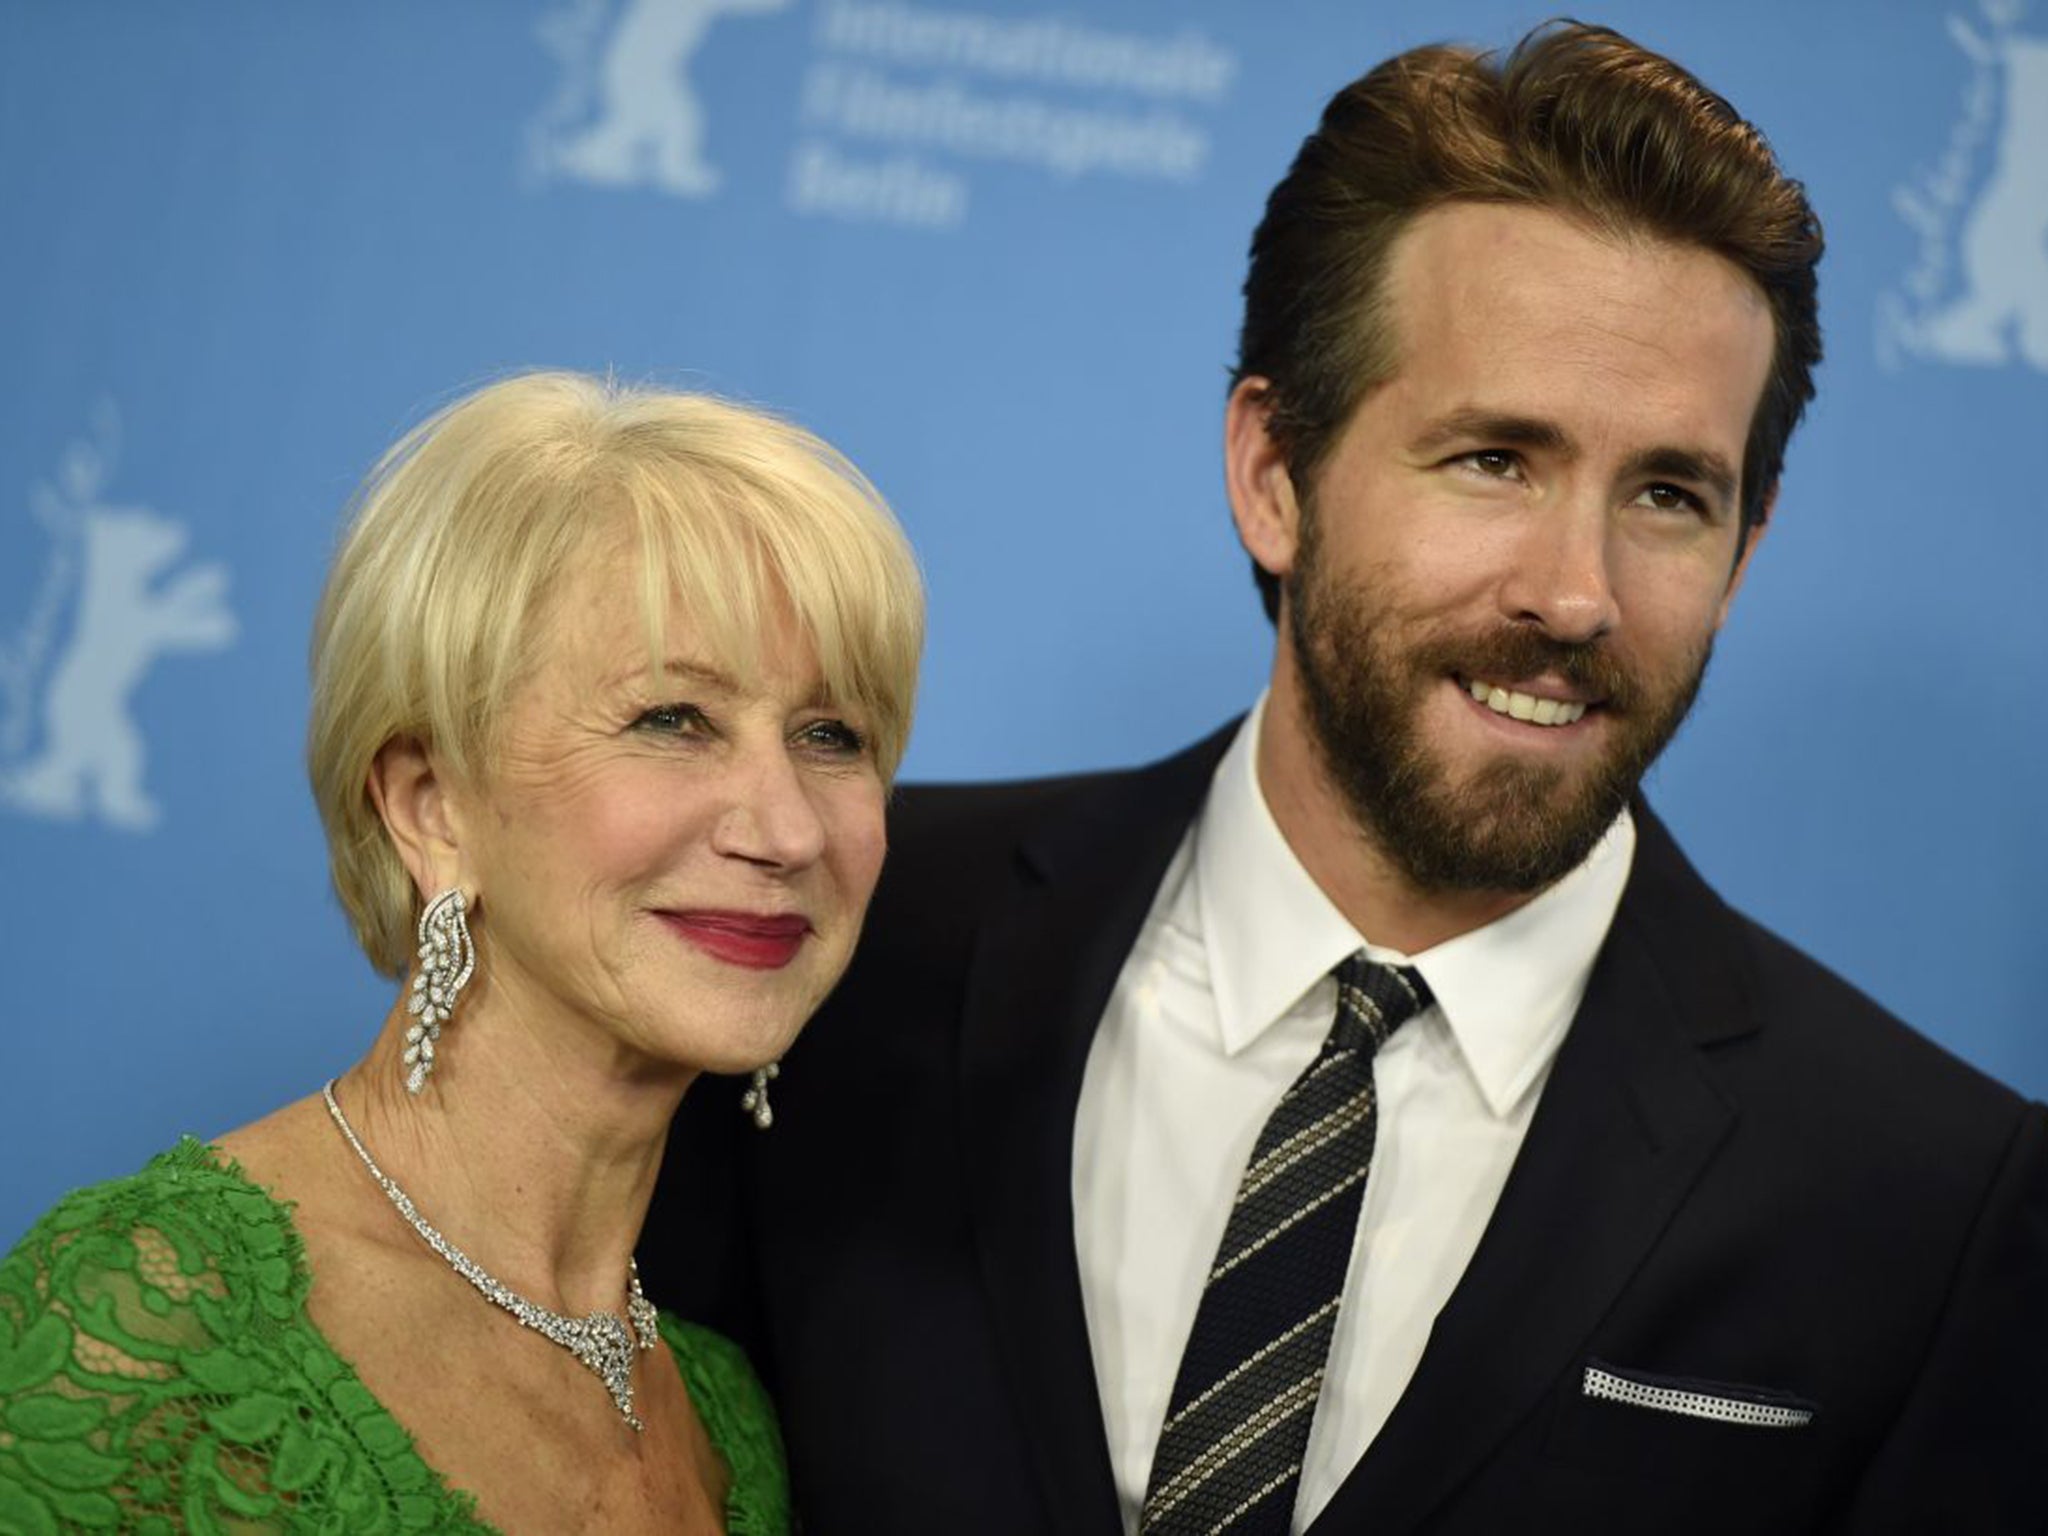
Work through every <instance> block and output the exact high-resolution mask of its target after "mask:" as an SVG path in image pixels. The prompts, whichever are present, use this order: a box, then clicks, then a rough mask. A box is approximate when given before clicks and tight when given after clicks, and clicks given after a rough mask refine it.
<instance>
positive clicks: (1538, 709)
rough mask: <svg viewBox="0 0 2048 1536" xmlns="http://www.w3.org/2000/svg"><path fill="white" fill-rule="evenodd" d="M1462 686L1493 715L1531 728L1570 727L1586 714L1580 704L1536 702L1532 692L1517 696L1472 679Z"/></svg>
mask: <svg viewBox="0 0 2048 1536" xmlns="http://www.w3.org/2000/svg"><path fill="white" fill-rule="evenodd" d="M1465 686H1466V688H1467V689H1468V690H1469V691H1470V692H1471V694H1472V697H1473V698H1475V699H1477V700H1478V701H1479V702H1480V703H1481V704H1484V705H1485V706H1486V707H1487V708H1488V709H1490V710H1492V711H1493V712H1494V713H1495V714H1496V715H1508V716H1511V717H1512V718H1514V719H1516V720H1527V721H1528V722H1529V723H1530V724H1532V725H1570V724H1571V723H1572V722H1573V721H1574V720H1576V719H1578V718H1579V716H1581V715H1583V714H1584V713H1585V712H1586V706H1585V705H1583V704H1577V703H1567V702H1566V701H1565V700H1563V699H1539V698H1537V697H1536V695H1535V694H1533V693H1516V692H1515V691H1513V690H1512V689H1509V688H1503V687H1501V686H1499V685H1498V684H1497V683H1482V682H1479V681H1477V680H1474V681H1473V682H1470V683H1467V684H1466V685H1465Z"/></svg>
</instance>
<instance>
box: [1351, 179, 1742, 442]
mask: <svg viewBox="0 0 2048 1536" xmlns="http://www.w3.org/2000/svg"><path fill="white" fill-rule="evenodd" d="M1380 319H1381V321H1382V323H1383V324H1384V325H1385V326H1386V327H1387V331H1388V340H1389V342H1390V344H1391V352H1390V357H1389V362H1390V363H1391V365H1392V366H1391V368H1390V371H1389V376H1388V378H1387V380H1386V382H1385V383H1384V384H1383V385H1382V386H1380V388H1378V389H1376V390H1374V391H1373V394H1374V395H1383V394H1389V393H1391V394H1393V395H1397V396H1405V397H1408V403H1409V404H1410V405H1411V406H1413V407H1415V408H1418V409H1427V410H1428V411H1429V412H1430V413H1431V414H1443V413H1447V412H1450V411H1453V410H1459V411H1465V412H1474V411H1479V412H1484V411H1491V412H1495V413H1498V414H1501V415H1511V416H1521V417H1527V418H1532V419H1542V418H1546V417H1551V416H1554V415H1555V414H1556V412H1557V411H1558V410H1562V409H1567V408H1569V407H1570V406H1571V405H1572V404H1574V403H1577V404H1578V405H1580V406H1598V407H1606V408H1608V409H1607V411H1606V412H1605V413H1607V414H1614V415H1617V416H1619V415H1622V414H1631V413H1632V414H1636V415H1641V416H1643V417H1645V418H1646V419H1647V418H1650V417H1654V416H1655V415H1657V414H1659V413H1660V412H1661V413H1663V414H1665V415H1669V416H1676V417H1683V418H1686V420H1687V423H1688V425H1689V426H1690V428H1691V431H1692V433H1693V435H1695V436H1697V435H1698V434H1699V433H1700V432H1703V431H1708V430H1710V429H1715V428H1718V429H1719V432H1720V435H1723V436H1726V435H1727V434H1729V433H1733V434H1734V444H1733V445H1734V447H1736V448H1738V449H1739V447H1740V444H1741V442H1742V441H1743V439H1744V437H1746V433H1747V428H1748V423H1749V420H1750V418H1751V417H1752V415H1753V414H1754V411H1755V409H1756V406H1757V404H1758V402H1759V401H1760V400H1761V398H1762V392H1763V388H1764V384H1765V380H1766V378H1767V377H1768V374H1769V370H1770V363H1771V358H1772V355H1773V351H1774V348H1775V340H1776V338H1775V330H1774V327H1773V321H1772V316H1771V310H1770V306H1769V303H1768V301H1767V300H1766V298H1765V296H1764V295H1763V293H1762V291H1761V290H1760V289H1759V288H1758V286H1757V285H1756V283H1755V282H1754V280H1752V279H1751V278H1750V277H1749V276H1748V275H1747V274H1746V273H1744V272H1743V271H1742V270H1741V269H1740V268H1738V267H1737V266H1735V264H1734V263H1733V262H1730V261H1728V260H1727V259H1726V258H1724V257H1722V256H1720V255H1718V254H1716V253H1714V252H1712V251H1709V250H1706V249H1705V248H1703V247H1700V246H1695V245H1689V244H1681V243H1678V242H1674V241H1670V240H1665V239H1662V238H1660V237H1657V236H1653V235H1644V234H1637V233H1633V232H1617V231H1613V230H1609V229H1605V228H1602V227H1599V226H1597V225H1595V224H1594V223H1592V222H1591V221H1590V220H1588V219H1583V218H1578V217H1573V216H1570V215H1567V214H1563V213H1559V212H1556V211H1554V210H1551V209H1548V208H1542V207H1526V206H1520V205H1506V204H1488V203H1455V204H1446V205H1443V206H1440V207H1438V208H1434V209H1431V210H1429V211H1427V212H1426V213H1424V214H1421V215H1419V216H1418V217H1417V218H1416V219H1415V220H1414V221H1413V222H1412V223H1411V225H1410V227H1409V228H1408V229H1407V230H1404V231H1403V233H1402V236H1401V238H1400V240H1399V241H1398V242H1397V244H1396V246H1395V248H1394V250H1393V251H1392V253H1391V259H1390V261H1389V264H1388V270H1387V281H1386V286H1385V290H1384V302H1383V305H1382V308H1381V314H1380ZM1368 398H1370V396H1369V397H1368Z"/></svg>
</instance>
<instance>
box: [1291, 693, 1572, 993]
mask: <svg viewBox="0 0 2048 1536" xmlns="http://www.w3.org/2000/svg"><path fill="white" fill-rule="evenodd" d="M1304 726H1305V720H1304V717H1303V714H1302V699H1301V697H1300V694H1299V691H1298V689H1297V688H1295V687H1294V686H1293V685H1292V679H1291V678H1290V677H1289V676H1288V674H1287V672H1286V670H1285V669H1279V675H1278V676H1276V677H1275V678H1274V681H1273V689H1272V692H1271V693H1270V694H1269V695H1268V696H1267V700H1266V713H1265V720H1264V729H1262V730H1261V731H1260V732H1259V742H1258V759H1257V760H1258V783H1259V791H1260V793H1261V794H1262V795H1263V796H1264V798H1265V801H1266V806H1267V809H1268V810H1270V811H1271V812H1272V814H1273V820H1274V823H1275V824H1276V825H1277V826H1278V827H1279V828H1280V835H1281V836H1282V837H1284V838H1285V839H1286V840H1287V846H1288V847H1289V848H1290V849H1291V850H1293V853H1294V856H1295V857H1296V858H1297V859H1299V860H1300V861H1301V867H1302V868H1303V869H1305V870H1307V871H1308V873H1309V877H1310V878H1311V879H1313V880H1314V881H1315V883H1316V884H1317V886H1318V887H1320V888H1321V890H1322V892H1323V894H1324V895H1325V896H1327V897H1329V898H1330V901H1331V903H1332V904H1333V905H1334V906H1335V907H1336V908H1337V910H1338V911H1339V912H1341V913H1343V914H1344V917H1345V919H1346V921H1348V922H1349V923H1350V924H1351V926H1352V927H1354V928H1356V929H1357V930H1358V931H1359V933H1360V934H1362V935H1363V936H1364V937H1365V938H1366V939H1368V940H1370V941H1371V942H1372V943H1374V944H1377V945H1380V946H1382V947H1384V948H1387V949H1394V950H1399V951H1400V952H1401V953H1403V954H1408V955H1416V954H1420V953H1422V952H1423V951H1424V950H1426V949H1432V948H1434V947H1435V946H1437V945H1438V944H1441V943H1444V942H1445V941H1446V940H1448V939H1455V938H1456V937H1458V935H1459V934H1462V933H1470V932H1471V931H1472V930H1473V929H1475V928H1483V927H1485V926H1486V925H1487V924H1488V923H1491V922H1494V921H1497V920H1498V919H1500V918H1503V917H1505V916H1507V914H1508V913H1510V912H1512V911H1514V910H1515V909H1516V908H1517V907H1520V906H1523V905H1525V904H1526V903H1528V902H1529V901H1531V900H1533V899H1534V898H1535V896H1536V895H1537V894H1538V893H1537V892H1534V891H1425V890H1421V889H1418V888H1417V887H1416V886H1415V885H1414V883H1413V882H1411V881H1410V880H1409V879H1408V878H1407V876H1406V875H1405V874H1403V873H1402V872H1401V870H1400V869H1399V868H1398V867H1397V866H1396V865H1395V864H1394V862H1393V861H1392V860H1391V859H1389V858H1388V857H1387V855H1386V853H1385V852H1384V850H1382V849H1381V848H1380V846H1379V844H1378V843H1377V842H1376V841H1375V840H1374V838H1373V836H1372V834H1371V832H1370V831H1368V830H1367V829H1366V828H1365V827H1362V826H1360V825H1359V822H1358V818H1357V817H1356V816H1355V815H1353V814H1352V811H1351V807H1350V806H1349V805H1348V804H1347V803H1346V802H1345V799H1344V796H1343V795H1342V793H1341V792H1340V791H1339V790H1338V789H1337V787H1336V786H1335V785H1334V784H1332V783H1331V782H1330V776H1329V773H1328V771H1327V770H1326V769H1325V768H1324V766H1323V764H1322V763H1321V762H1320V761H1318V760H1317V758H1316V755H1315V751H1314V748H1313V747H1312V746H1311V745H1310V734H1309V732H1308V731H1307V730H1306V729H1305V728H1304Z"/></svg>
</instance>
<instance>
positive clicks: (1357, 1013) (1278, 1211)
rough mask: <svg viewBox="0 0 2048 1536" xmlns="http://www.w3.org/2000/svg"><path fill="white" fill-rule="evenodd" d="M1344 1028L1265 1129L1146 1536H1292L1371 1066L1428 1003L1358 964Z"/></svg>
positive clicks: (1183, 1379)
mask: <svg viewBox="0 0 2048 1536" xmlns="http://www.w3.org/2000/svg"><path fill="white" fill-rule="evenodd" d="M1336 977H1337V1021H1336V1023H1335V1024H1334V1025H1333V1026H1332V1027H1331V1030H1330V1036H1329V1039H1327V1040H1326V1041H1324V1043H1323V1048H1322V1051H1321V1052H1320V1053H1319V1054H1318V1055H1317V1056H1316V1059H1315V1060H1314V1061H1312V1062H1310V1063H1309V1065H1308V1069H1307V1070H1306V1071H1304V1072H1303V1073H1302V1074H1301V1076H1300V1077H1298V1078H1296V1079H1295V1081H1294V1083H1293V1085H1292V1086H1291V1087H1290V1088H1288V1090H1287V1092H1286V1093H1285V1094H1283V1095H1282V1096H1281V1098H1280V1102H1279V1104H1278V1105H1276V1106H1275V1107H1274V1110H1273V1113H1272V1115H1271V1116H1270V1117H1269V1118H1268V1119H1267V1121H1266V1125H1265V1129H1264V1130H1262V1131H1260V1132H1259V1140H1258V1144H1257V1146H1255V1147H1254V1148H1253V1149H1252V1157H1251V1162H1250V1164H1249V1165H1248V1166H1247V1167H1246V1168H1245V1171H1244V1178H1243V1180H1242V1182H1240V1183H1239V1185H1238V1189H1237V1201H1236V1203H1235V1204H1234V1205H1233V1206H1232V1207H1231V1210H1230V1222H1229V1224H1228V1226H1226V1227H1225V1228H1224V1232H1223V1242H1222V1244H1221V1245H1220V1246H1219V1247H1218V1248H1217V1250H1216V1262H1215V1264H1214V1265H1213V1266H1212V1267H1211V1268H1210V1270H1209V1278H1208V1280H1207V1281H1205V1282H1204V1284H1203V1288H1202V1303H1201V1306H1200V1307H1199V1308H1198V1309H1197V1310H1196V1313H1195V1325H1194V1327H1193V1329H1192V1330H1191V1331H1190V1332H1189V1334H1188V1344H1187V1349H1186V1351H1185V1352H1184V1353H1183V1354H1182V1355H1181V1361H1180V1373H1179V1374H1178V1375H1177V1376H1176V1377H1175V1378H1174V1383H1173V1396H1172V1398H1171V1399H1170V1400H1169V1402H1168V1404H1167V1410H1166V1425H1165V1427H1164V1428H1163V1429H1162V1430H1161V1431H1160V1434H1159V1447H1158V1450H1157V1451H1156V1452H1155V1453H1154V1455H1153V1458H1152V1475H1151V1479H1150V1482H1149V1483H1148V1485H1147V1487H1146V1490H1145V1505H1144V1512H1143V1513H1142V1515H1141V1516H1140V1517H1139V1522H1138V1528H1139V1530H1140V1532H1142V1533H1143V1536H1198V1533H1199V1536H1215V1533H1223V1532H1227V1533H1229V1536H1249V1533H1252V1532H1261V1533H1266V1532H1270V1533H1275V1536H1285V1533H1286V1531H1287V1529H1288V1526H1289V1523H1290V1521H1291V1520H1292V1518H1293V1514H1294V1498H1295V1491H1296V1489H1297V1487H1298V1486H1299V1484H1300V1482H1301V1462H1302V1456H1303V1454H1304V1452H1305V1451H1306V1450H1307V1448H1308V1431H1309V1422H1310V1420H1311V1419H1313V1418H1314V1417H1315V1411H1316V1397H1317V1395H1318V1393H1320V1391H1321V1390H1322V1384H1323V1366H1324V1363H1325V1361H1327V1359H1328V1358H1329V1354H1330V1337H1331V1335H1332V1334H1333V1333H1334V1332H1335V1331H1336V1326H1337V1304H1338V1302H1339V1301H1340V1300H1341V1299H1342V1298H1343V1294H1344V1272H1345V1269H1346V1268H1347V1267H1348V1266H1349V1263H1350V1259H1351V1247H1352V1241H1353V1238H1354V1236H1355V1235H1356V1233H1357V1230H1358V1211H1359V1206H1360V1204H1361V1203H1362V1202H1363V1200H1364V1198H1365V1179H1366V1174H1367V1172H1368V1171H1369V1170H1370V1168H1371V1166H1372V1143H1373V1133H1374V1128H1375V1122H1376V1120H1377V1118H1378V1114H1377V1105H1376V1101H1375V1098H1374V1094H1373V1081H1372V1058H1373V1053H1374V1052H1375V1051H1377V1050H1378V1049H1379V1048H1380V1046H1381V1045H1382V1044H1383V1043H1384V1042H1385V1041H1386V1039H1387V1037H1388V1036H1389V1035H1391V1034H1393V1032H1394V1031H1395V1030H1396V1029H1397V1028H1399V1027H1400V1026H1401V1025H1402V1024H1403V1023H1405V1022H1406V1021H1407V1020H1409V1019H1411V1018H1413V1017H1414V1016H1415V1015H1416V1014H1418V1013H1420V1012H1421V1011H1422V1010H1423V1009H1424V1008H1427V1007H1428V1006H1429V1003H1430V995H1429V987H1428V986H1427V984H1425V983H1424V981H1423V979H1422V977H1421V976H1420V975H1418V974H1417V973H1416V972H1415V971H1413V970H1411V969H1399V970H1397V969H1395V968H1394V967H1393V966H1389V965H1381V964H1379V963H1378V962H1377V961H1373V960H1368V959H1366V958H1365V956H1364V954H1363V953H1359V954H1356V955H1353V956H1352V957H1351V958H1350V959H1348V960H1346V961H1344V963H1343V964H1341V965H1339V966H1338V967H1337V970H1336Z"/></svg>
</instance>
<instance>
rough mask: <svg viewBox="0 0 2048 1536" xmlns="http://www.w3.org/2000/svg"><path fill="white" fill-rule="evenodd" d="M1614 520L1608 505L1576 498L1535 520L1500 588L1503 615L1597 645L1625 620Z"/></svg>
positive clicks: (1547, 509) (1554, 636) (1573, 640)
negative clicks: (1617, 594)
mask: <svg viewBox="0 0 2048 1536" xmlns="http://www.w3.org/2000/svg"><path fill="white" fill-rule="evenodd" d="M1612 534H1613V524H1612V520H1611V519H1610V518H1609V516H1608V509H1607V507H1606V506H1605V504H1604V503H1603V502H1601V501H1600V500H1599V499H1598V498H1596V497H1594V496H1591V495H1575V496H1573V497H1572V498H1570V499H1569V500H1567V501H1564V502H1560V503H1557V504H1554V505H1552V506H1549V507H1545V508H1543V509H1542V510H1541V512H1540V513H1539V514H1538V515H1536V516H1533V517H1532V518H1531V519H1530V522H1529V528H1528V530H1527V532H1526V534H1525V535H1524V537H1523V538H1522V540H1521V542H1520V547H1519V548H1518V549H1517V550H1516V551H1515V559H1514V564H1513V566H1512V568H1511V569H1510V570H1509V572H1508V574H1507V577H1506V579H1505V580H1504V581H1503V582H1502V584H1501V596H1500V603H1501V609H1502V614H1503V616H1504V617H1505V618H1507V619H1509V620H1510V621H1511V622H1514V623H1517V624H1532V625H1535V626H1537V627H1539V628H1541V629H1542V630H1543V631H1544V633H1545V634H1547V635H1549V636H1550V637H1551V638H1552V639H1556V640H1562V641H1567V642H1570V643H1574V644H1579V643H1584V642H1585V641H1588V640H1597V639H1599V638H1600V637H1601V636H1602V635H1605V634H1606V633H1607V632H1608V631H1609V630H1611V629H1613V628H1614V626H1615V623H1616V622H1617V621H1618V620H1619V618H1620V616H1621V610H1620V605H1619V604H1618V603H1617V601H1616V599H1615V594H1614V572H1613V563H1612V562H1613V550H1612V547H1611V543H1610V540H1611V538H1612Z"/></svg>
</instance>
